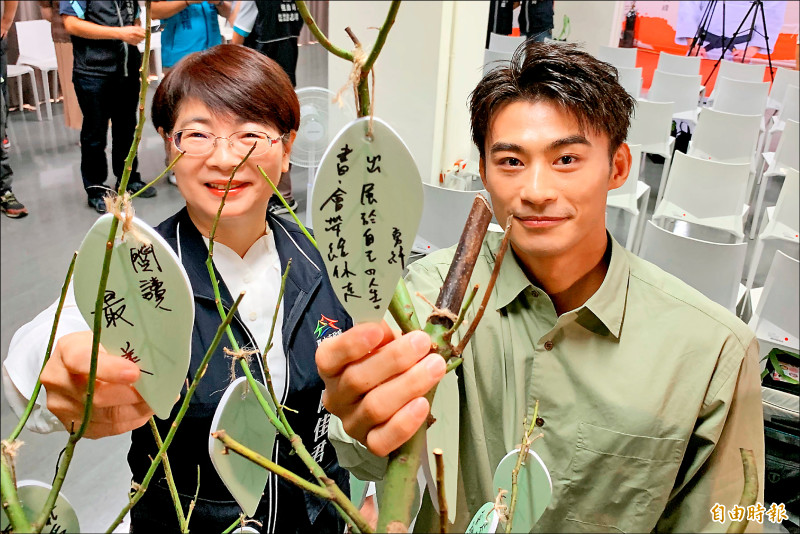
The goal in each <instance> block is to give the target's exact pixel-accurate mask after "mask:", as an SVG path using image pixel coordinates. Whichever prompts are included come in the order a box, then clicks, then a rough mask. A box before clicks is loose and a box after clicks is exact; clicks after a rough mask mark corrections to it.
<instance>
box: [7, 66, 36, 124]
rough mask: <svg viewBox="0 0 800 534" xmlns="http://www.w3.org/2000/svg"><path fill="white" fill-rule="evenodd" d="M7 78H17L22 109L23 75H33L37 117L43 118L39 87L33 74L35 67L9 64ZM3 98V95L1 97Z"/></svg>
mask: <svg viewBox="0 0 800 534" xmlns="http://www.w3.org/2000/svg"><path fill="white" fill-rule="evenodd" d="M6 74H7V78H8V79H9V80H10V79H11V78H16V79H17V92H18V93H19V109H20V110H21V109H22V104H23V103H24V102H23V101H22V95H23V93H22V77H23V76H25V75H26V74H27V75H29V76H30V77H31V87H32V88H33V99H34V101H35V102H34V104H35V105H36V118H37V119H39V120H42V110H40V109H39V89H38V88H37V87H36V78H35V77H34V75H33V69H32V68H31V67H29V66H27V65H8V72H7V73H6ZM0 98H2V97H0Z"/></svg>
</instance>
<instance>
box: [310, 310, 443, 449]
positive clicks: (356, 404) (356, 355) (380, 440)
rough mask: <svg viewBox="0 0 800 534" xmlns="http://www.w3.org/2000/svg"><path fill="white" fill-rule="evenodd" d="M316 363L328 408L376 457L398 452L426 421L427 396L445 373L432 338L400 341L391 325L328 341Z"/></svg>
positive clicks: (420, 334)
mask: <svg viewBox="0 0 800 534" xmlns="http://www.w3.org/2000/svg"><path fill="white" fill-rule="evenodd" d="M316 360H317V368H318V369H319V374H320V376H321V377H322V380H323V381H324V382H325V392H324V393H323V395H322V402H323V404H324V405H325V408H327V409H328V411H329V412H331V413H332V414H334V415H336V416H337V417H339V419H341V420H342V423H343V426H344V430H345V431H346V432H347V433H348V434H349V435H350V436H352V437H353V438H355V439H357V440H358V441H360V442H361V443H363V444H364V445H366V447H367V448H368V449H369V450H370V452H372V453H373V454H375V455H377V456H386V455H387V454H389V453H390V452H392V451H393V450H395V449H397V448H398V447H399V446H400V445H402V444H403V443H405V442H406V441H408V439H409V438H411V436H413V435H414V433H415V432H416V431H417V429H418V428H419V427H420V425H422V423H424V422H425V419H426V418H427V417H428V413H429V411H430V405H429V404H428V401H427V400H426V399H425V398H424V395H425V393H427V392H428V391H429V390H430V389H431V388H432V387H433V386H435V385H436V384H438V383H439V381H440V380H441V379H442V377H443V376H444V374H445V369H446V365H445V363H444V360H443V359H442V357H441V356H439V355H438V354H436V353H431V340H430V337H429V336H428V334H426V333H424V332H411V333H409V334H406V335H404V336H402V337H398V338H397V339H395V335H394V334H393V333H392V331H391V329H390V328H389V325H387V324H386V322H383V323H382V324H380V325H378V324H369V323H365V324H360V325H357V326H355V327H353V328H352V329H350V330H348V331H347V332H345V333H343V334H342V335H340V336H336V337H333V338H330V339H328V340H326V341H324V342H323V343H322V344H320V346H319V348H318V349H317V355H316Z"/></svg>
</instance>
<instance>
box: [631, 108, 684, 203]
mask: <svg viewBox="0 0 800 534" xmlns="http://www.w3.org/2000/svg"><path fill="white" fill-rule="evenodd" d="M671 131H672V102H648V101H647V100H641V99H637V100H636V108H635V109H634V113H633V118H632V119H631V126H630V128H629V129H628V143H629V144H634V145H640V147H641V151H642V163H643V164H646V163H647V162H646V160H645V159H644V155H645V154H657V155H659V156H661V157H663V158H664V167H663V168H662V170H661V180H660V182H659V185H658V190H659V191H660V192H662V193H663V190H664V185H665V184H666V183H667V176H668V175H669V167H670V164H671V162H672V149H673V147H674V146H675V138H674V137H672V135H670V132H671Z"/></svg>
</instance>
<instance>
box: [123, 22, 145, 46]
mask: <svg viewBox="0 0 800 534" xmlns="http://www.w3.org/2000/svg"><path fill="white" fill-rule="evenodd" d="M118 31H119V37H118V38H119V40H120V41H125V42H126V43H128V44H129V45H133V46H136V45H138V44H139V43H141V42H142V41H143V40H144V33H145V31H144V28H142V27H141V26H122V27H121V28H118Z"/></svg>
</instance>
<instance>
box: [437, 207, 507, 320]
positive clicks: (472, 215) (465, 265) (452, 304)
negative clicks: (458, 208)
mask: <svg viewBox="0 0 800 534" xmlns="http://www.w3.org/2000/svg"><path fill="white" fill-rule="evenodd" d="M491 220H492V210H491V209H490V208H489V203H488V202H486V199H485V198H483V196H481V195H476V196H475V200H474V201H473V202H472V209H471V210H470V212H469V216H468V217H467V222H466V224H465V225H464V231H463V232H462V233H461V239H460V240H459V241H458V248H457V249H456V253H455V256H454V257H453V261H452V263H451V264H450V270H449V271H448V272H447V277H446V278H445V283H444V285H443V286H442V290H441V292H440V293H439V298H438V299H437V300H436V308H439V309H445V310H450V311H451V312H453V313H457V312H458V311H459V310H460V308H461V302H462V301H463V300H464V295H465V294H466V292H467V286H469V279H470V277H471V276H472V270H473V269H474V267H475V259H476V258H477V257H478V253H479V252H480V249H481V245H482V244H483V238H484V236H485V235H486V229H487V228H489V223H490V222H491ZM429 321H430V322H431V323H433V324H439V325H443V326H444V327H445V328H448V329H449V328H450V327H452V326H453V323H454V322H455V321H454V320H453V319H451V318H450V317H444V316H435V317H431V318H429Z"/></svg>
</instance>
